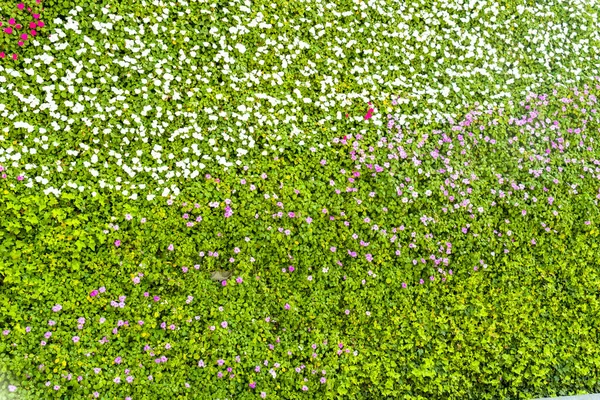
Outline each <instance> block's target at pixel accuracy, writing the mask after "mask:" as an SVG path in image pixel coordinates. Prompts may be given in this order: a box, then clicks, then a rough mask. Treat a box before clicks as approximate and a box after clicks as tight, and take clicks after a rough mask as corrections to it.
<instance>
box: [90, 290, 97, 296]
mask: <svg viewBox="0 0 600 400" xmlns="http://www.w3.org/2000/svg"><path fill="white" fill-rule="evenodd" d="M90 296H91V297H96V296H98V291H97V290H96V289H94V290H92V291H91V292H90Z"/></svg>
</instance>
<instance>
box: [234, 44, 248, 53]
mask: <svg viewBox="0 0 600 400" xmlns="http://www.w3.org/2000/svg"><path fill="white" fill-rule="evenodd" d="M235 48H236V49H237V50H238V51H239V52H240V53H242V54H243V53H245V52H246V46H244V45H243V44H241V43H238V44H236V45H235Z"/></svg>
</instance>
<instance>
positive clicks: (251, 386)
mask: <svg viewBox="0 0 600 400" xmlns="http://www.w3.org/2000/svg"><path fill="white" fill-rule="evenodd" d="M248 386H250V388H251V389H254V388H255V387H256V383H255V382H250V384H249V385H248Z"/></svg>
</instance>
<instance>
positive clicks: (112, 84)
mask: <svg viewBox="0 0 600 400" xmlns="http://www.w3.org/2000/svg"><path fill="white" fill-rule="evenodd" d="M141 3H142V6H143V11H144V16H143V17H139V16H136V13H134V12H133V10H129V11H131V12H128V11H127V8H128V7H134V6H135V5H133V4H132V5H129V6H128V5H123V9H122V10H121V11H120V12H119V13H115V12H114V11H113V10H112V9H111V7H109V6H103V7H99V6H98V8H97V12H96V13H95V14H91V15H83V14H80V13H81V11H83V9H82V8H81V7H79V6H77V7H75V9H73V10H71V11H70V12H69V13H68V14H67V15H66V16H65V17H64V18H57V19H55V20H54V21H52V23H51V24H49V26H48V28H49V30H50V35H49V40H45V41H44V42H43V43H41V42H40V41H38V40H35V41H34V46H35V47H36V48H37V50H38V52H37V54H36V55H35V56H33V58H31V59H24V60H23V61H22V64H20V65H22V67H14V66H11V64H10V63H4V64H3V65H2V66H0V82H1V83H2V85H0V118H2V124H1V126H0V128H1V132H0V133H2V136H0V164H6V165H7V166H9V167H12V168H16V169H19V170H20V172H21V173H22V174H23V175H24V176H25V180H26V184H27V185H29V186H31V185H33V182H36V183H38V184H39V185H42V186H45V188H44V191H45V192H47V193H59V192H60V190H61V189H63V188H65V187H71V186H72V185H75V186H76V187H77V189H78V190H83V189H81V188H82V187H84V185H81V184H76V183H73V182H72V181H74V180H77V179H83V178H84V177H85V174H86V173H89V175H90V176H89V177H86V179H88V181H86V185H85V188H86V189H85V190H88V187H89V190H93V189H92V187H96V186H98V187H100V188H109V189H111V190H117V191H120V192H122V193H123V194H124V195H126V196H129V197H130V198H132V199H134V198H138V195H140V196H142V197H144V198H147V199H152V198H154V197H155V196H156V195H162V196H168V195H177V194H178V193H179V191H180V186H181V185H183V184H184V182H185V181H186V180H188V179H194V178H197V177H199V176H201V175H202V172H201V171H202V170H203V169H204V168H205V167H206V165H211V166H215V165H216V166H219V165H220V166H222V168H223V169H224V170H226V171H227V170H228V169H229V168H231V167H233V166H239V165H242V163H243V162H246V161H243V160H244V159H248V158H250V157H252V156H258V155H259V154H261V155H270V154H271V153H280V152H282V151H284V148H285V147H289V146H290V145H303V144H304V143H305V142H306V141H314V140H313V138H314V137H319V138H321V140H320V142H321V143H315V144H314V145H318V146H319V147H322V146H324V144H329V143H326V142H327V132H330V134H329V136H331V137H333V136H336V131H337V129H338V127H337V126H336V124H337V123H339V121H342V120H344V119H345V118H346V117H345V114H347V113H349V117H348V118H349V119H350V120H354V121H356V122H360V123H363V124H373V125H374V126H375V127H376V128H377V127H380V128H381V129H384V124H385V122H384V120H385V118H384V116H383V115H387V114H388V113H390V112H392V111H393V108H392V106H398V107H396V109H397V110H401V113H400V115H397V116H396V118H395V121H396V123H397V124H399V125H405V124H411V123H417V122H418V123H422V124H429V123H433V122H442V121H447V120H451V119H454V118H456V117H457V114H456V112H457V109H458V108H460V107H464V106H465V105H467V104H472V103H473V102H475V101H481V103H483V105H484V106H493V105H498V104H500V103H501V102H502V101H505V100H503V99H504V98H510V97H512V96H513V95H515V94H519V95H521V94H523V93H525V92H529V91H532V90H536V89H539V88H544V87H547V86H548V85H549V84H550V83H553V82H555V81H558V82H562V83H564V84H574V83H576V82H577V81H578V80H579V79H580V78H582V77H584V76H586V75H591V74H594V75H597V74H598V69H597V63H596V60H597V59H598V56H599V52H600V46H598V43H599V42H600V34H599V33H598V32H600V29H599V26H598V20H597V19H596V18H594V15H593V14H590V13H589V12H588V9H589V7H591V6H590V5H589V4H587V3H586V2H582V1H575V2H569V3H556V4H554V3H553V4H552V5H545V4H542V3H535V2H534V3H527V2H522V3H521V4H518V3H511V4H508V3H503V2H499V1H495V0H473V1H469V2H448V1H446V0H434V1H433V2H425V1H420V2H409V3H406V4H404V3H394V4H390V3H388V2H386V1H383V0H369V1H367V2H364V1H359V0H355V1H353V2H351V3H345V4H343V5H342V4H336V3H327V4H324V3H323V2H321V1H320V0H306V1H301V2H300V3H301V6H300V8H301V9H302V13H300V14H292V13H290V12H289V11H286V9H284V8H281V7H279V5H278V4H277V3H272V4H271V3H269V2H266V3H265V2H250V1H247V0H246V1H232V2H230V3H227V5H224V6H219V7H218V8H217V7H216V5H215V4H212V3H211V2H210V1H206V0H200V1H197V2H191V3H188V2H186V1H179V2H177V3H176V2H163V1H158V0H156V1H152V2H148V1H142V2H141ZM137 14H138V15H139V13H137ZM39 40H43V39H39ZM367 102H373V104H375V106H374V111H375V112H374V114H373V118H371V119H369V120H368V121H365V120H364V119H363V116H364V113H365V112H366V111H367V108H368V107H369V106H368V105H367ZM324 132H325V133H324ZM317 134H318V136H317ZM323 134H325V135H326V136H325V139H324V140H323ZM43 138H45V139H43ZM259 141H260V145H259V144H258V142H259ZM24 148H27V151H25V150H24ZM25 165H29V166H30V167H31V168H29V169H27V170H26V171H23V168H24V166H25ZM82 171H87V172H82ZM82 173H83V174H84V175H82ZM57 174H59V175H61V174H62V175H65V177H64V178H61V179H58V181H59V182H61V185H62V186H60V187H58V188H54V187H52V186H50V187H48V186H47V185H50V184H51V183H50V182H51V181H52V182H55V181H56V180H55V179H51V176H53V175H57ZM426 195H427V194H426Z"/></svg>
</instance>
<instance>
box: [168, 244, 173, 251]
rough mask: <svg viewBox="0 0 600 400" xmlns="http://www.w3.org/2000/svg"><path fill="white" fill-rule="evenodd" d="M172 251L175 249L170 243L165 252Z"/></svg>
mask: <svg viewBox="0 0 600 400" xmlns="http://www.w3.org/2000/svg"><path fill="white" fill-rule="evenodd" d="M173 249H175V246H173V243H171V244H170V245H169V247H167V250H169V251H173Z"/></svg>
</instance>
